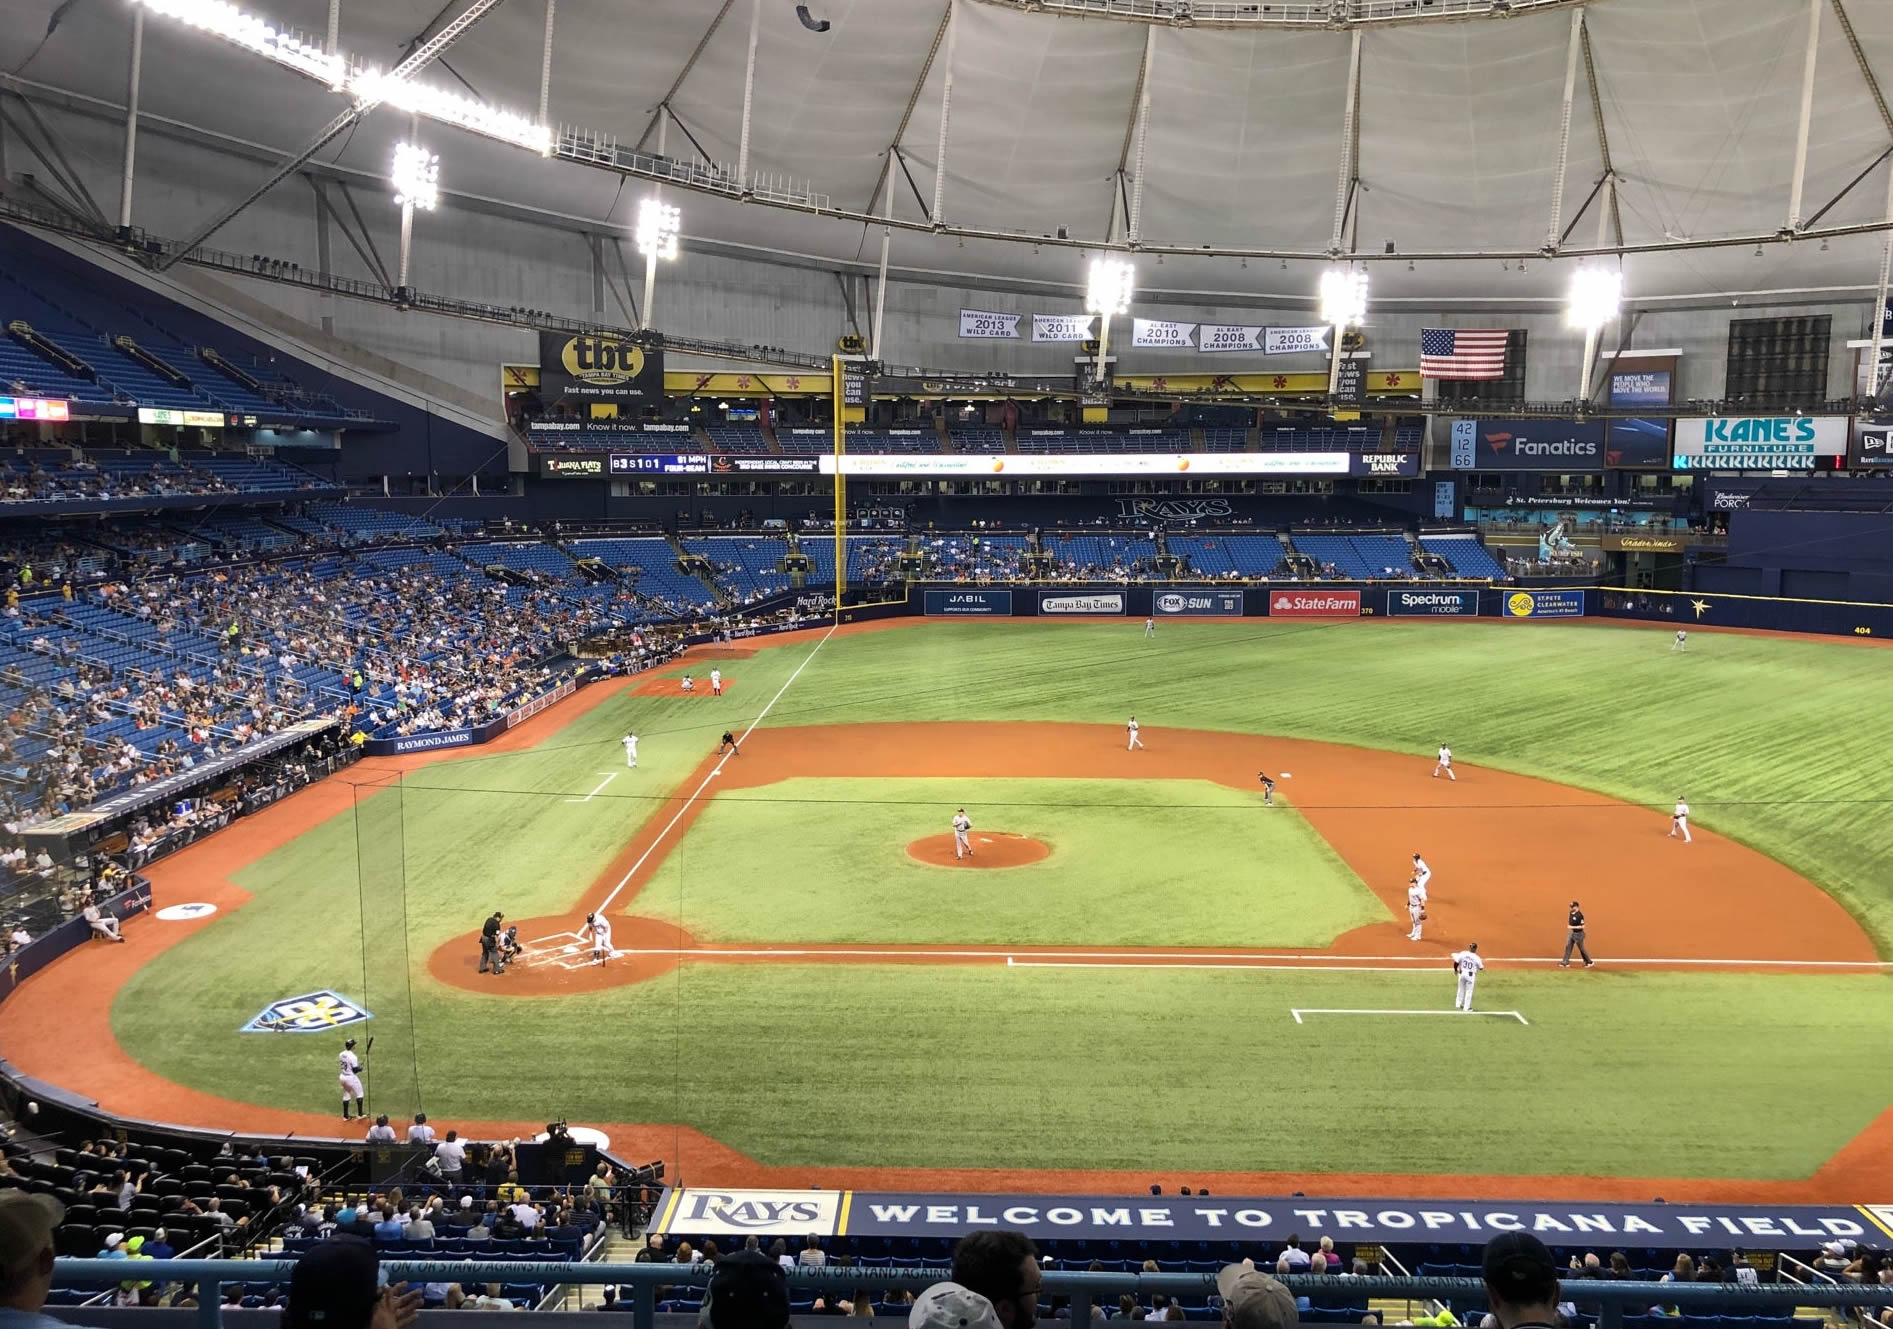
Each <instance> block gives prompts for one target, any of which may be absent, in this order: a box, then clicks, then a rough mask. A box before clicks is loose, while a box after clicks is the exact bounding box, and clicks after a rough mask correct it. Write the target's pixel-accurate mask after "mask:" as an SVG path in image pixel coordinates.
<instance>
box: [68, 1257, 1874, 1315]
mask: <svg viewBox="0 0 1893 1329" xmlns="http://www.w3.org/2000/svg"><path fill="white" fill-rule="evenodd" d="M295 1267H296V1262H295V1261H294V1260H139V1261H137V1262H135V1263H133V1264H128V1263H127V1262H126V1261H124V1260H99V1259H85V1260H80V1259H60V1260H57V1261H55V1263H54V1266H53V1282H54V1284H55V1285H59V1286H74V1285H78V1286H88V1287H89V1286H97V1285H103V1284H112V1283H118V1282H120V1281H122V1280H123V1279H124V1278H125V1277H126V1276H127V1274H128V1273H130V1272H132V1271H134V1270H135V1272H136V1276H137V1277H138V1278H139V1279H140V1280H141V1281H142V1280H146V1279H149V1280H151V1281H153V1282H156V1281H159V1280H165V1281H181V1282H192V1283H196V1284H197V1285H198V1287H197V1297H198V1309H197V1324H198V1329H220V1326H221V1325H222V1310H223V1307H222V1301H223V1287H224V1285H225V1284H228V1283H262V1282H274V1283H279V1284H280V1283H287V1281H288V1280H289V1277H290V1275H291V1274H292V1273H293V1272H294V1270H295ZM382 1268H383V1269H384V1270H385V1271H386V1272H387V1275H388V1281H389V1282H391V1283H399V1282H408V1283H410V1284H418V1283H425V1282H447V1283H460V1282H475V1283H495V1282H497V1283H542V1284H549V1283H566V1284H593V1285H598V1284H605V1285H613V1284H615V1285H618V1286H621V1287H628V1288H630V1289H631V1291H632V1297H633V1310H634V1312H635V1315H634V1319H633V1321H632V1324H633V1329H653V1326H654V1324H655V1314H656V1306H657V1300H656V1296H655V1293H656V1290H657V1289H658V1288H659V1287H660V1286H668V1287H689V1288H700V1287H703V1286H705V1285H706V1284H708V1282H709V1281H710V1273H711V1269H710V1266H708V1265H706V1264H701V1263H699V1264H691V1265H676V1264H587V1263H585V1262H584V1261H580V1260H571V1261H565V1260H547V1261H535V1262H531V1263H525V1262H521V1263H517V1264H515V1263H511V1262H503V1261H494V1260H477V1259H476V1260H386V1261H383V1263H382ZM950 1277H951V1271H949V1270H947V1269H944V1268H940V1267H937V1266H932V1267H930V1266H911V1267H907V1268H894V1267H885V1268H880V1267H877V1268H861V1267H847V1268H843V1267H841V1266H837V1265H830V1266H827V1267H825V1268H821V1269H809V1268H801V1269H796V1270H795V1271H793V1272H792V1273H790V1274H789V1275H788V1282H789V1286H790V1287H791V1288H792V1289H800V1290H806V1291H811V1292H816V1291H826V1292H833V1291H842V1292H846V1291H851V1290H853V1289H856V1288H869V1289H906V1290H909V1291H915V1292H918V1291H920V1290H922V1289H923V1288H927V1287H930V1286H932V1285H933V1284H934V1283H938V1282H941V1281H943V1280H945V1279H948V1278H950ZM1281 1282H1282V1283H1284V1284H1285V1285H1286V1286H1287V1287H1288V1289H1289V1291H1290V1292H1292V1293H1294V1294H1296V1295H1298V1296H1300V1295H1309V1296H1316V1295H1319V1296H1323V1297H1328V1298H1332V1297H1335V1296H1339V1295H1342V1294H1346V1295H1347V1296H1349V1297H1350V1298H1357V1299H1359V1300H1360V1301H1363V1302H1365V1301H1368V1300H1370V1299H1373V1298H1377V1297H1378V1298H1393V1297H1406V1298H1416V1299H1419V1298H1428V1297H1431V1298H1435V1299H1437V1300H1440V1301H1444V1302H1447V1303H1449V1304H1450V1303H1452V1302H1454V1301H1455V1300H1458V1301H1462V1302H1464V1301H1475V1302H1477V1301H1483V1300H1484V1298H1485V1296H1486V1291H1485V1284H1484V1283H1482V1282H1481V1281H1480V1280H1478V1279H1476V1278H1412V1277H1406V1278H1402V1277H1395V1276H1388V1275H1379V1274H1370V1275H1365V1276H1362V1277H1358V1278H1357V1277H1345V1278H1342V1277H1335V1276H1330V1275H1325V1274H1289V1275H1287V1276H1285V1277H1283V1278H1282V1279H1281ZM1215 1290H1216V1275H1215V1274H1172V1273H1157V1274H1146V1273H1079V1272H1075V1271H1065V1270H1055V1269H1047V1270H1046V1271H1045V1274H1044V1292H1043V1295H1044V1296H1046V1297H1069V1298H1071V1303H1072V1305H1071V1323H1073V1324H1085V1323H1087V1322H1089V1320H1090V1318H1091V1305H1092V1303H1093V1302H1094V1301H1097V1300H1099V1299H1101V1298H1111V1297H1116V1296H1117V1295H1118V1294H1120V1293H1124V1292H1130V1293H1133V1294H1137V1293H1162V1294H1164V1295H1166V1296H1191V1295H1194V1296H1202V1295H1206V1294H1212V1293H1214V1292H1215ZM1569 1296H1579V1297H1581V1298H1582V1300H1583V1301H1584V1302H1585V1303H1586V1304H1587V1305H1596V1306H1598V1307H1600V1308H1601V1310H1602V1312H1603V1313H1602V1316H1601V1318H1600V1321H1599V1329H1621V1326H1622V1324H1623V1310H1624V1307H1626V1306H1630V1307H1647V1306H1653V1305H1658V1304H1661V1305H1665V1306H1677V1307H1680V1308H1690V1307H1724V1308H1736V1309H1735V1311H1734V1312H1733V1313H1736V1314H1742V1315H1753V1314H1756V1313H1759V1312H1764V1311H1774V1312H1777V1313H1779V1312H1780V1311H1782V1310H1786V1311H1788V1312H1789V1313H1790V1314H1792V1313H1793V1312H1794V1311H1795V1310H1796V1309H1797V1308H1799V1307H1802V1306H1809V1307H1826V1306H1836V1307H1853V1306H1893V1287H1887V1286H1880V1285H1873V1286H1868V1285H1865V1284H1861V1285H1854V1284H1847V1285H1844V1286H1840V1287H1807V1286H1803V1285H1799V1284H1787V1285H1783V1284H1779V1283H1775V1284H1767V1283H1645V1282H1628V1281H1626V1282H1612V1281H1608V1280H1603V1279H1597V1280H1591V1279H1585V1280H1575V1279H1573V1280H1567V1281H1566V1283H1565V1285H1564V1289H1563V1291H1562V1292H1561V1293H1560V1298H1561V1299H1562V1298H1565V1297H1569Z"/></svg>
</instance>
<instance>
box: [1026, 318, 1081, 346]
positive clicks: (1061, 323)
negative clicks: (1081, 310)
mask: <svg viewBox="0 0 1893 1329" xmlns="http://www.w3.org/2000/svg"><path fill="white" fill-rule="evenodd" d="M1094 322H1096V318H1095V317H1094V316H1093V315H1091V314H1034V315H1032V340H1033V341H1086V340H1088V339H1089V338H1090V336H1091V325H1092V323H1094Z"/></svg>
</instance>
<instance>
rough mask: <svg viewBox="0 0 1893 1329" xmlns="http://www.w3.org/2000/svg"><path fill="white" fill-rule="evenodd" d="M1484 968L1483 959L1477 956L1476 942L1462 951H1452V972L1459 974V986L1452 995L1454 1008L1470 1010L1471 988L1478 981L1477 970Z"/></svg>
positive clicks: (1477, 945)
mask: <svg viewBox="0 0 1893 1329" xmlns="http://www.w3.org/2000/svg"><path fill="white" fill-rule="evenodd" d="M1484 968H1485V961H1484V960H1481V959H1480V958H1479V943H1478V942H1476V941H1475V942H1473V943H1472V944H1471V945H1469V946H1467V947H1466V949H1465V950H1463V951H1454V952H1453V972H1454V973H1455V974H1458V975H1459V987H1458V990H1457V992H1456V994H1455V995H1454V997H1453V1009H1454V1010H1456V1011H1467V1012H1470V1011H1471V1010H1472V988H1473V985H1474V984H1475V983H1477V982H1478V981H1479V971H1480V970H1481V969H1484Z"/></svg>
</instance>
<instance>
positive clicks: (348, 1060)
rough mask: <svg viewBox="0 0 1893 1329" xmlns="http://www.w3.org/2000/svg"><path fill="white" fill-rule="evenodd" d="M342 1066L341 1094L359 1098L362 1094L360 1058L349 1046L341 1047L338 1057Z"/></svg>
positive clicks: (345, 1096)
mask: <svg viewBox="0 0 1893 1329" xmlns="http://www.w3.org/2000/svg"><path fill="white" fill-rule="evenodd" d="M340 1061H341V1067H342V1075H341V1080H342V1096H343V1097H344V1098H357V1099H358V1098H360V1097H361V1096H362V1082H361V1074H360V1072H361V1068H362V1059H361V1058H360V1057H358V1056H356V1055H355V1053H354V1050H353V1049H351V1048H343V1049H342V1056H341V1058H340Z"/></svg>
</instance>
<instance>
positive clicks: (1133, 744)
mask: <svg viewBox="0 0 1893 1329" xmlns="http://www.w3.org/2000/svg"><path fill="white" fill-rule="evenodd" d="M1124 730H1125V732H1126V733H1128V734H1129V735H1130V736H1131V741H1130V743H1129V744H1128V745H1127V746H1126V747H1125V749H1124V750H1125V751H1126V752H1129V751H1130V750H1131V749H1132V748H1141V747H1142V746H1144V740H1143V739H1141V738H1139V737H1137V717H1136V716H1134V715H1133V716H1132V717H1131V718H1130V723H1129V724H1127V725H1125V726H1124Z"/></svg>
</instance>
